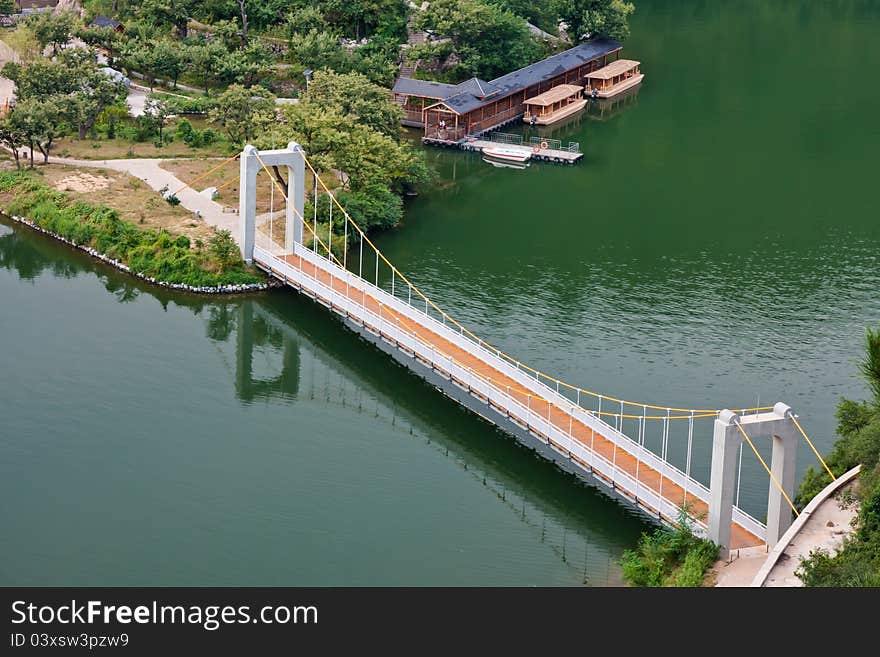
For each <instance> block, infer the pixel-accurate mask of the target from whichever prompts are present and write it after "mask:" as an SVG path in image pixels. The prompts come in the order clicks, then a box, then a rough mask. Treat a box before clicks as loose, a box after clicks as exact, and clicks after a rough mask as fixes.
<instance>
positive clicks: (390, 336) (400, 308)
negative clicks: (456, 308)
mask: <svg viewBox="0 0 880 657" xmlns="http://www.w3.org/2000/svg"><path fill="white" fill-rule="evenodd" d="M273 250H275V249H273ZM294 256H296V257H301V258H302V260H303V261H305V262H308V263H310V264H312V265H314V266H315V267H317V268H319V269H321V270H323V271H324V272H326V273H327V274H329V275H330V277H331V280H332V279H334V278H335V279H336V280H337V281H338V284H337V285H335V286H334V287H333V288H331V286H329V285H327V284H326V283H325V282H323V281H321V280H319V279H318V278H317V277H314V276H310V275H309V274H307V273H306V272H304V271H303V270H302V269H300V268H299V267H295V266H292V265H290V264H289V263H287V262H286V261H285V260H283V259H282V257H278V256H276V255H273V253H271V252H270V251H269V250H268V249H267V248H263V247H261V246H256V247H255V249H254V260H255V262H256V263H257V264H258V265H259V266H261V267H263V268H264V269H266V270H268V271H270V272H271V273H273V274H274V275H275V276H277V277H279V278H281V279H283V280H285V281H286V282H288V283H292V284H294V285H296V286H297V287H300V288H302V289H304V290H307V291H308V292H310V293H311V294H313V295H315V296H317V297H318V298H319V301H322V302H323V303H324V304H325V305H329V307H330V308H331V309H334V310H335V311H337V312H339V313H340V314H342V315H345V316H347V317H350V318H352V319H353V320H354V321H356V322H357V323H359V324H361V325H362V326H364V327H365V328H366V329H367V330H370V331H371V332H372V333H373V334H374V335H378V336H381V338H382V339H384V340H385V341H386V342H388V343H389V344H392V345H394V346H396V347H398V348H399V349H401V350H403V351H404V352H405V353H407V354H408V355H410V356H411V357H413V358H417V359H418V360H419V361H421V362H422V363H423V364H425V365H426V366H428V367H431V368H432V369H433V370H435V371H436V372H437V373H438V374H440V375H441V376H443V377H444V378H446V379H447V380H450V381H451V382H452V383H454V384H455V385H456V386H458V387H459V388H461V389H462V390H465V391H467V392H469V393H470V394H472V395H474V396H476V397H477V398H479V399H480V400H481V401H483V402H484V403H485V404H487V405H488V406H489V407H490V408H492V409H493V410H495V411H496V412H498V413H499V414H502V415H504V416H506V417H509V418H510V419H511V420H512V421H513V422H515V423H517V424H519V425H520V426H521V427H523V428H525V429H526V430H528V431H530V432H531V433H532V434H533V435H535V436H536V437H538V438H539V439H541V440H542V441H543V442H544V443H545V444H547V445H549V446H550V447H551V448H552V449H554V450H555V451H557V452H558V453H559V454H561V455H562V456H564V457H566V458H568V459H570V460H572V461H573V462H574V463H576V464H577V465H579V466H580V467H581V468H583V469H584V470H587V471H589V472H591V473H593V474H594V475H597V476H598V478H600V479H601V480H604V482H605V483H606V484H607V485H609V486H610V487H612V488H614V489H617V490H618V491H619V492H621V493H622V494H623V495H624V496H625V497H627V498H629V499H630V500H631V501H632V502H633V503H635V504H637V505H639V506H641V507H643V508H644V509H646V510H647V511H648V513H650V514H651V515H659V516H660V517H661V518H665V519H666V520H674V519H675V518H676V517H677V515H678V511H679V508H680V506H681V505H682V503H683V502H684V501H685V498H686V496H687V495H691V496H694V497H696V498H698V499H700V500H702V501H703V502H705V503H706V504H707V505H708V503H709V490H708V489H707V488H706V486H704V485H703V484H702V483H700V482H699V481H697V480H695V479H693V478H692V477H690V476H688V475H687V474H685V473H684V472H682V471H681V470H680V469H678V468H676V467H675V466H674V465H672V464H670V463H668V462H666V461H665V460H664V459H662V458H661V457H660V456H658V455H657V454H655V453H654V452H652V451H651V450H649V449H647V448H646V447H644V445H642V444H640V443H639V442H637V441H635V440H633V439H632V438H630V437H629V436H627V435H626V434H624V433H623V432H622V431H620V430H619V429H618V428H616V427H614V426H612V425H610V424H608V423H607V422H605V421H603V420H602V419H601V417H599V416H597V415H595V414H594V413H593V412H591V411H589V410H587V409H584V408H582V407H580V406H578V405H576V404H575V403H574V402H572V400H571V399H569V398H568V397H566V396H565V395H563V394H561V393H560V392H558V390H554V389H553V388H551V387H550V386H548V385H546V384H545V383H544V382H542V381H539V380H538V379H536V378H535V377H534V376H531V375H529V374H528V373H527V372H525V371H523V370H521V369H518V368H517V367H516V366H514V365H513V364H511V362H510V361H508V360H507V359H505V358H502V357H500V356H499V355H498V353H495V352H493V351H492V350H491V349H489V348H487V347H486V346H485V345H484V344H481V343H479V342H478V341H477V340H475V339H473V338H472V337H471V336H469V335H468V334H467V333H465V332H464V331H463V330H462V329H458V330H457V329H456V328H452V327H450V326H449V325H447V324H445V318H444V321H438V320H437V319H436V318H434V317H432V316H431V315H430V312H429V311H430V309H429V308H428V307H427V304H426V306H425V308H424V309H420V308H417V307H415V306H414V305H413V304H411V303H409V302H407V301H404V300H402V299H400V298H398V297H397V296H395V295H393V294H390V293H389V292H387V291H386V290H384V289H382V288H380V287H378V286H376V285H373V284H372V283H369V282H367V281H366V280H364V279H363V278H361V277H359V276H358V275H357V274H355V273H353V272H351V271H349V270H347V269H345V268H343V267H341V266H339V265H337V264H335V263H333V262H331V261H330V260H328V259H327V258H325V257H323V256H322V255H319V254H317V253H315V252H314V251H312V250H310V249H308V248H306V247H304V246H302V245H301V244H295V252H294ZM336 286H338V287H340V288H342V289H335V287H336ZM343 286H344V288H343ZM353 290H354V291H355V293H353V292H352V291H353ZM357 293H360V297H361V298H360V299H357V296H358V294H357ZM367 297H371V298H372V299H373V300H374V301H375V302H377V303H378V305H379V312H378V313H377V312H375V311H373V310H370V309H369V308H368V307H367V301H366V299H367ZM383 306H384V307H388V308H390V309H391V310H393V311H394V313H396V314H399V315H401V316H403V317H406V318H408V319H410V320H412V321H413V322H414V323H417V324H419V325H421V326H422V327H424V328H425V329H427V330H428V331H431V332H432V333H435V334H436V335H439V336H440V337H441V338H443V339H444V340H447V341H448V342H450V343H452V344H454V345H455V346H457V347H459V348H461V349H463V350H466V351H467V352H468V353H470V354H472V355H475V356H477V357H478V358H479V359H480V360H481V361H483V362H485V363H486V364H487V365H489V366H490V367H492V368H493V369H495V370H497V371H498V372H500V373H501V374H503V375H504V376H506V377H508V378H509V379H511V380H513V381H515V382H516V383H517V384H518V385H520V386H522V388H523V389H525V390H528V391H531V392H532V393H533V394H534V395H535V397H536V398H539V399H542V400H548V401H549V402H551V404H552V405H553V406H554V407H555V408H556V409H557V410H560V411H563V412H564V413H566V414H567V415H569V427H568V428H567V430H566V428H565V427H560V426H558V424H557V423H554V422H552V421H550V418H549V417H543V416H542V415H539V414H537V413H536V412H535V411H533V410H532V409H531V405H530V404H529V403H528V401H527V403H525V404H524V403H523V402H522V400H521V399H517V398H516V397H515V396H513V395H511V393H510V389H509V386H507V388H506V389H505V388H504V387H503V386H500V385H498V383H497V382H494V381H491V380H488V379H487V378H485V377H484V376H481V375H480V374H479V373H475V372H473V370H472V369H471V368H466V367H465V366H463V365H462V364H461V363H459V362H458V361H456V360H455V359H453V358H451V357H450V356H449V355H448V354H444V353H442V352H441V351H439V350H437V349H436V347H434V345H432V344H431V343H430V342H428V341H425V340H421V339H419V338H418V337H417V336H416V335H415V334H414V333H413V332H412V331H411V330H409V329H407V328H406V327H402V326H400V324H399V322H397V321H396V318H393V317H392V318H389V317H383V316H382V311H381V309H382V307H383ZM549 410H550V409H549V407H548V415H549ZM574 420H576V421H578V422H580V423H581V424H583V425H585V426H587V427H589V428H590V429H591V430H592V431H593V432H595V433H598V434H599V435H601V436H602V437H604V438H605V439H607V440H608V441H610V442H611V443H612V444H613V445H614V456H613V457H612V459H611V460H609V459H607V458H606V457H604V456H602V455H601V454H599V453H598V452H596V451H595V450H593V449H592V446H587V445H585V444H584V443H582V442H581V441H579V440H577V439H576V438H574V437H573V435H572V430H571V429H572V426H571V424H572V422H573V421H574ZM618 449H620V450H622V451H623V452H625V453H627V454H629V455H631V456H633V457H634V458H635V459H636V461H637V462H638V463H639V464H640V465H641V464H644V465H645V466H648V467H649V468H651V469H652V470H654V471H656V472H657V473H659V474H660V475H661V479H665V480H667V481H671V482H674V483H675V484H677V485H678V486H679V487H681V488H682V490H683V491H684V496H683V498H682V499H681V500H669V499H667V498H665V497H663V496H662V495H661V493H662V489H661V491H660V492H658V491H655V490H653V489H652V488H650V487H648V486H646V485H645V484H644V483H642V482H641V481H639V480H638V478H637V477H634V476H633V475H631V474H629V473H628V472H626V471H625V470H624V469H623V468H621V467H619V466H618V465H617V463H616V460H617V458H616V457H617V450H618ZM733 520H734V522H735V523H736V524H738V525H740V526H741V527H743V528H744V529H746V530H748V531H749V532H751V533H752V534H754V535H755V536H758V537H759V538H761V539H763V538H764V536H765V533H766V528H765V526H764V525H763V524H762V523H760V522H759V521H758V520H756V519H755V518H753V517H752V516H750V515H749V514H747V513H745V512H744V511H742V510H741V509H739V508H738V507H734V513H733ZM694 525H695V527H694V528H695V530H696V531H697V533H700V534H705V532H706V524H705V522H704V521H703V520H700V519H694Z"/></svg>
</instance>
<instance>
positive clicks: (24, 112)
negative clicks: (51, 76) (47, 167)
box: [11, 96, 70, 166]
mask: <svg viewBox="0 0 880 657" xmlns="http://www.w3.org/2000/svg"><path fill="white" fill-rule="evenodd" d="M69 116H70V107H69V101H68V99H67V97H66V96H50V97H48V98H43V99H36V98H28V99H26V100H22V101H21V102H19V103H17V104H16V105H15V109H14V110H13V111H12V114H11V118H12V121H13V123H14V124H15V125H17V127H18V128H19V131H20V134H22V135H25V137H26V139H27V142H28V146H29V147H30V149H31V166H33V148H34V146H36V147H37V149H38V150H39V151H40V153H42V155H43V162H44V163H45V164H48V163H49V151H50V150H51V148H52V143H53V142H54V141H55V139H57V138H58V137H61V136H63V135H64V134H65V131H66V128H67V125H68V120H69Z"/></svg>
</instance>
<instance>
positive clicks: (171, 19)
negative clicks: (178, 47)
mask: <svg viewBox="0 0 880 657" xmlns="http://www.w3.org/2000/svg"><path fill="white" fill-rule="evenodd" d="M197 6H198V0H143V2H142V3H141V9H140V12H141V15H142V16H143V17H144V18H146V19H147V20H152V21H154V22H156V23H160V24H164V25H170V26H173V27H174V28H175V29H176V30H177V36H178V37H180V38H181V39H185V38H186V37H187V34H188V33H189V30H188V24H189V19H190V16H191V15H192V12H193V10H194V9H195V8H196V7H197Z"/></svg>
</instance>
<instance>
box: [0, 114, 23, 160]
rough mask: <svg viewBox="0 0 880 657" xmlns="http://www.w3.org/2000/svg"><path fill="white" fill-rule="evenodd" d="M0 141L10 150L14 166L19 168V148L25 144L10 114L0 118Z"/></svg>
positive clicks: (19, 129)
mask: <svg viewBox="0 0 880 657" xmlns="http://www.w3.org/2000/svg"><path fill="white" fill-rule="evenodd" d="M0 143H2V144H3V145H4V146H6V147H7V148H8V149H9V150H11V151H12V155H13V157H15V166H16V168H18V169H21V156H20V155H19V150H18V149H19V148H21V147H22V146H25V145H26V144H27V140H26V138H25V135H24V134H23V133H22V131H21V128H20V127H19V125H18V124H17V122H15V121H13V120H12V116H11V114H10V115H8V116H5V117H3V118H2V119H0Z"/></svg>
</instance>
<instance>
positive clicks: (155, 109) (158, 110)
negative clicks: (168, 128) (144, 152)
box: [138, 94, 171, 145]
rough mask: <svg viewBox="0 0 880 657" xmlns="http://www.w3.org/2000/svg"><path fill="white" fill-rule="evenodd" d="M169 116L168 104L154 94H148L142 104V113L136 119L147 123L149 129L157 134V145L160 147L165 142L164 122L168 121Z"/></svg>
mask: <svg viewBox="0 0 880 657" xmlns="http://www.w3.org/2000/svg"><path fill="white" fill-rule="evenodd" d="M170 115H171V110H170V109H169V108H168V102H167V101H166V100H163V99H162V98H159V97H157V96H156V95H154V94H150V95H149V96H148V97H147V101H146V102H145V103H144V113H143V114H142V115H141V116H140V117H138V118H139V119H141V120H142V121H145V122H146V121H149V123H150V127H151V128H152V129H153V131H154V132H155V133H156V134H158V136H159V144H160V145H161V144H162V143H164V141H165V135H164V128H165V121H167V120H168V117H169V116H170Z"/></svg>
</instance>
